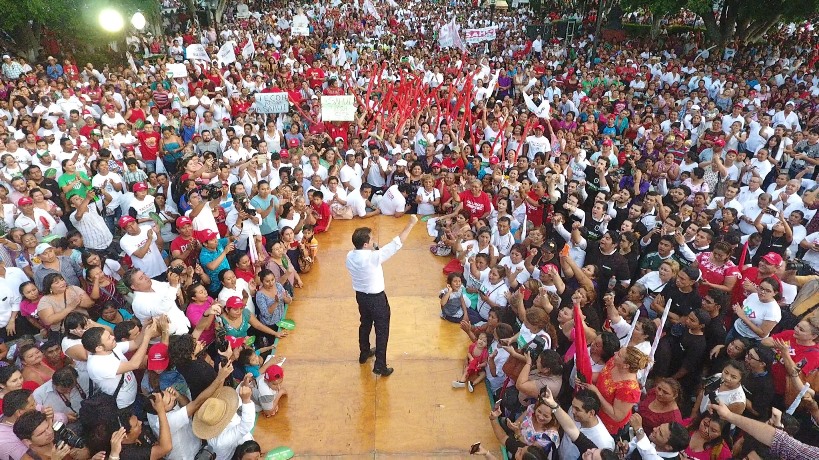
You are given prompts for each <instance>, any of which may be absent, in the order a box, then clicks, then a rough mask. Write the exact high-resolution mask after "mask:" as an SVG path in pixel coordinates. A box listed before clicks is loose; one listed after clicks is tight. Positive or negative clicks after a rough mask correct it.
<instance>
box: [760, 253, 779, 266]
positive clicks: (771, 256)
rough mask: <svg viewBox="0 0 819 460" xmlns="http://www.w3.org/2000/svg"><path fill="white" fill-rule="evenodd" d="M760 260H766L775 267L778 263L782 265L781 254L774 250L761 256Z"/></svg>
mask: <svg viewBox="0 0 819 460" xmlns="http://www.w3.org/2000/svg"><path fill="white" fill-rule="evenodd" d="M762 260H764V261H765V262H768V263H769V264H771V265H773V266H775V267H779V266H780V265H782V256H780V255H779V254H777V253H775V252H769V253H767V254H765V255H764V256H762Z"/></svg>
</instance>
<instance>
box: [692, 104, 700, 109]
mask: <svg viewBox="0 0 819 460" xmlns="http://www.w3.org/2000/svg"><path fill="white" fill-rule="evenodd" d="M699 109H700V106H698V105H697V104H694V105H692V106H691V110H699Z"/></svg>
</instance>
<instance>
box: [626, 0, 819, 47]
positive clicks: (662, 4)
mask: <svg viewBox="0 0 819 460" xmlns="http://www.w3.org/2000/svg"><path fill="white" fill-rule="evenodd" d="M622 4H623V7H624V8H626V9H629V10H635V9H639V8H647V9H648V10H649V11H650V12H651V14H652V16H653V17H652V26H653V27H654V26H656V27H657V28H658V30H659V25H660V21H662V18H663V16H665V15H666V14H675V13H677V12H679V10H680V9H681V8H686V9H689V10H691V11H693V12H694V13H696V14H698V15H699V16H700V17H701V18H702V21H703V23H704V24H705V30H706V35H707V37H708V40H709V41H710V42H711V43H712V44H714V45H718V46H723V45H725V44H726V43H728V42H730V41H732V40H737V41H739V42H740V43H751V42H755V41H758V40H759V39H761V38H762V36H763V35H765V33H766V32H767V31H768V30H770V28H771V27H772V26H774V25H775V24H778V23H780V22H783V21H785V22H790V21H800V20H803V19H807V18H809V17H810V16H812V15H814V14H816V13H817V12H819V0H622ZM652 32H653V30H652Z"/></svg>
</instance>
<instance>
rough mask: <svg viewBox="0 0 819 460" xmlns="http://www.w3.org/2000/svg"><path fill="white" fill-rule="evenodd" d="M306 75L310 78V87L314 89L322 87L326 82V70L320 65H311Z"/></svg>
mask: <svg viewBox="0 0 819 460" xmlns="http://www.w3.org/2000/svg"><path fill="white" fill-rule="evenodd" d="M304 76H305V77H307V79H308V80H310V87H311V88H313V89H316V88H321V85H322V84H323V83H324V71H323V70H321V69H319V68H318V67H311V68H309V69H307V71H306V72H304Z"/></svg>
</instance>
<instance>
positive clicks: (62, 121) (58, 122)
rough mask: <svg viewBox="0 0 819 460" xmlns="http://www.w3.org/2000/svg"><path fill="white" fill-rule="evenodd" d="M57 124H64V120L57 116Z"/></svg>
mask: <svg viewBox="0 0 819 460" xmlns="http://www.w3.org/2000/svg"><path fill="white" fill-rule="evenodd" d="M57 124H58V125H64V124H65V120H63V119H62V118H58V119H57Z"/></svg>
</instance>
